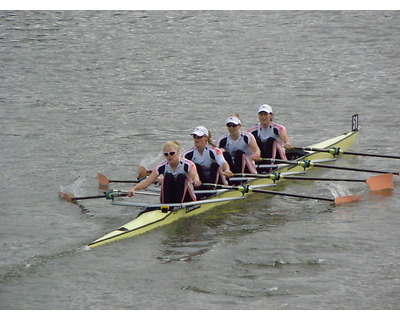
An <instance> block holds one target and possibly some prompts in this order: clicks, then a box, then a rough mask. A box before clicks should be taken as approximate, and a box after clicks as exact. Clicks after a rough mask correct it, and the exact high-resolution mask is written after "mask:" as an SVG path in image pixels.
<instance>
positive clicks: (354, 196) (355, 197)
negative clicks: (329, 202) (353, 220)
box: [334, 195, 362, 205]
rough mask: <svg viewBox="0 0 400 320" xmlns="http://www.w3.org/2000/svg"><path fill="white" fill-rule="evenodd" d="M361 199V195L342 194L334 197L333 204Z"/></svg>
mask: <svg viewBox="0 0 400 320" xmlns="http://www.w3.org/2000/svg"><path fill="white" fill-rule="evenodd" d="M360 201H362V196H360V195H352V196H344V197H338V198H335V199H334V202H335V204H336V205H337V204H344V203H351V202H360Z"/></svg>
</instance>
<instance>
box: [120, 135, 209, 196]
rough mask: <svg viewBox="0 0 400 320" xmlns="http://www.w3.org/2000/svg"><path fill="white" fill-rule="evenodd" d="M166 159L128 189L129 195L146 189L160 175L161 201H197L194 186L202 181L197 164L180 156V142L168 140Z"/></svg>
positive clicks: (165, 145) (165, 147) (164, 151)
mask: <svg viewBox="0 0 400 320" xmlns="http://www.w3.org/2000/svg"><path fill="white" fill-rule="evenodd" d="M163 154H164V156H165V159H166V160H165V161H164V162H162V163H160V164H159V165H157V166H156V167H155V168H154V169H153V171H152V172H151V173H150V175H149V176H148V177H147V178H146V179H145V180H142V181H140V182H139V183H138V184H137V185H136V186H134V187H132V188H131V189H129V190H128V192H127V196H128V197H133V196H134V195H135V193H136V191H137V190H141V189H146V188H147V187H148V186H150V184H152V183H153V182H154V181H155V180H156V179H157V178H158V176H160V175H163V176H164V178H163V179H162V182H161V194H160V201H161V203H182V202H189V201H195V200H197V199H196V195H195V193H194V188H193V186H200V185H201V181H200V178H199V175H198V173H197V170H196V166H195V164H194V163H193V162H192V161H190V160H188V159H185V158H183V157H181V156H180V144H179V142H176V141H167V142H166V143H165V144H164V146H163Z"/></svg>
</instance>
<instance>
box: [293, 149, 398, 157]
mask: <svg viewBox="0 0 400 320" xmlns="http://www.w3.org/2000/svg"><path fill="white" fill-rule="evenodd" d="M293 149H299V150H304V151H317V152H328V153H330V154H332V155H334V156H337V155H339V154H349V155H353V156H366V157H377V158H389V159H400V156H392V155H383V154H372V153H361V152H350V151H343V150H340V148H335V147H332V148H330V149H320V148H312V147H293Z"/></svg>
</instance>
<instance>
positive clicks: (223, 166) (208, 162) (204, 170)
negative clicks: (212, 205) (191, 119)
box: [183, 126, 233, 197]
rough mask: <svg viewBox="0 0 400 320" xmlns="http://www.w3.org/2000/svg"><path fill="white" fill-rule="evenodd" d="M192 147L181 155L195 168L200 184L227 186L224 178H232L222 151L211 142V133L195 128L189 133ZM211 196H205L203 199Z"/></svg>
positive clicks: (205, 129) (203, 128)
mask: <svg viewBox="0 0 400 320" xmlns="http://www.w3.org/2000/svg"><path fill="white" fill-rule="evenodd" d="M191 136H192V137H193V142H194V146H193V148H191V149H189V150H188V151H187V152H185V153H184V154H183V157H184V158H186V159H188V160H191V161H192V162H193V163H194V164H195V165H196V168H197V172H198V174H199V177H200V180H201V182H202V183H214V184H225V185H228V182H227V180H226V177H231V176H233V174H232V172H231V170H230V167H229V164H228V163H227V162H226V160H225V158H224V156H223V154H222V151H221V150H220V149H218V148H216V147H215V146H214V144H213V142H212V140H211V132H210V131H209V130H208V129H207V128H206V127H203V126H198V127H196V128H195V129H194V130H193V132H192V133H191ZM210 195H211V194H205V195H204V197H207V196H210Z"/></svg>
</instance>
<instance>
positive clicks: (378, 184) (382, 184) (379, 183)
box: [235, 173, 394, 191]
mask: <svg viewBox="0 0 400 320" xmlns="http://www.w3.org/2000/svg"><path fill="white" fill-rule="evenodd" d="M235 176H242V177H255V178H267V179H271V180H274V181H278V180H281V179H285V180H300V181H301V180H309V181H341V182H365V183H366V184H367V185H368V187H369V189H370V190H371V191H380V190H393V189H394V183H393V174H391V173H387V174H382V175H379V176H374V177H370V178H367V179H343V178H313V177H293V176H290V177H289V176H286V175H285V174H284V173H270V174H251V173H241V174H237V173H236V174H235Z"/></svg>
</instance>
